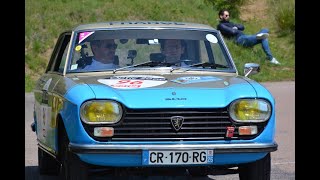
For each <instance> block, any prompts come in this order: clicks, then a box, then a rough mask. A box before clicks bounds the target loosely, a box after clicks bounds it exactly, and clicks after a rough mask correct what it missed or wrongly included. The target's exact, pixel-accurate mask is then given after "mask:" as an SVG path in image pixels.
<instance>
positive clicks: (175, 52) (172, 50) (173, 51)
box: [161, 39, 187, 66]
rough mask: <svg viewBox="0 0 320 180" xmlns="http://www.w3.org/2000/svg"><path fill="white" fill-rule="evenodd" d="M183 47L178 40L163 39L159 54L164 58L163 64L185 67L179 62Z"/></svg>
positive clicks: (181, 42)
mask: <svg viewBox="0 0 320 180" xmlns="http://www.w3.org/2000/svg"><path fill="white" fill-rule="evenodd" d="M184 51H185V46H184V43H183V41H182V40H180V39H164V40H162V42H161V53H162V54H163V55H164V56H165V59H164V62H166V63H173V64H177V65H180V66H187V65H186V64H185V63H184V62H182V61H181V57H182V55H183V53H184Z"/></svg>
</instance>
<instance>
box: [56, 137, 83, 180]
mask: <svg viewBox="0 0 320 180" xmlns="http://www.w3.org/2000/svg"><path fill="white" fill-rule="evenodd" d="M59 143H60V144H61V149H60V150H61V151H60V152H62V155H61V163H62V166H61V170H60V176H61V177H62V179H64V180H87V179H88V171H89V170H88V165H87V164H86V163H85V162H83V161H81V159H80V158H79V157H78V156H77V155H76V154H74V153H72V152H70V150H69V148H68V145H69V140H68V137H67V134H66V133H65V131H64V132H63V133H62V136H61V141H59Z"/></svg>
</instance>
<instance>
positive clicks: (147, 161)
mask: <svg viewBox="0 0 320 180" xmlns="http://www.w3.org/2000/svg"><path fill="white" fill-rule="evenodd" d="M212 163H213V150H187V151H164V150H161V151H157V150H152V151H149V150H143V152H142V164H143V165H181V164H212Z"/></svg>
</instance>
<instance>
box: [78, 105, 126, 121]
mask: <svg viewBox="0 0 320 180" xmlns="http://www.w3.org/2000/svg"><path fill="white" fill-rule="evenodd" d="M80 116H81V119H82V121H83V122H85V123H87V124H114V123H117V122H119V121H120V119H121V117H122V108H121V105H120V104H119V103H117V102H115V101H109V100H95V101H88V102H86V103H84V104H83V105H82V106H81V108H80Z"/></svg>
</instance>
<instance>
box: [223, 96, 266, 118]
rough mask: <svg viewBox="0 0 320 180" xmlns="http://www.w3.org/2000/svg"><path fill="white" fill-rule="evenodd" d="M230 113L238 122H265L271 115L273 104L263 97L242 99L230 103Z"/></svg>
mask: <svg viewBox="0 0 320 180" xmlns="http://www.w3.org/2000/svg"><path fill="white" fill-rule="evenodd" d="M229 113H230V116H231V118H232V119H233V120H234V121H237V122H263V121H266V120H268V119H269V118H270V116H271V105H270V103H269V102H268V101H266V100H262V99H240V100H237V101H235V102H233V103H232V104H231V105H230V108H229Z"/></svg>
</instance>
